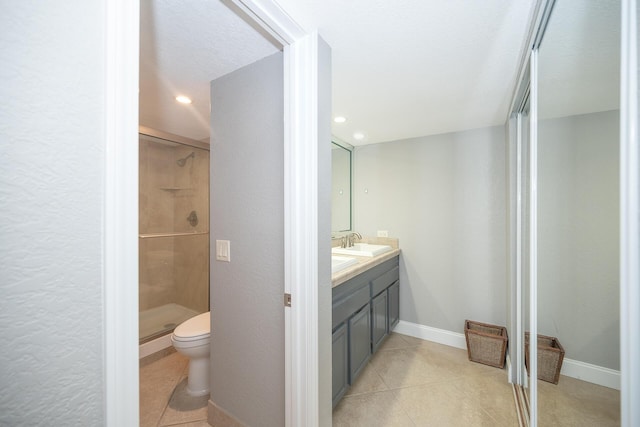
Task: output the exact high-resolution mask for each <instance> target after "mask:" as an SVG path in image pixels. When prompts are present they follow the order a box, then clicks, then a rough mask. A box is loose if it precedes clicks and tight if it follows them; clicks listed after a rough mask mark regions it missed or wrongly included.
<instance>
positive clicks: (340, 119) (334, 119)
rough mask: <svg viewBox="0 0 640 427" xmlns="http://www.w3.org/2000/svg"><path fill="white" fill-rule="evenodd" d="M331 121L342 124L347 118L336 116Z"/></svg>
mask: <svg viewBox="0 0 640 427" xmlns="http://www.w3.org/2000/svg"><path fill="white" fill-rule="evenodd" d="M333 121H334V122H336V123H344V122H346V121H347V118H346V117H343V116H337V117H334V118H333Z"/></svg>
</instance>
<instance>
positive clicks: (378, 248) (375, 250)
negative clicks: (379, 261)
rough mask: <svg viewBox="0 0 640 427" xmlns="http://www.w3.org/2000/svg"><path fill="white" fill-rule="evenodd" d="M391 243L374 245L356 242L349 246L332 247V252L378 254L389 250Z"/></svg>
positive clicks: (361, 254)
mask: <svg viewBox="0 0 640 427" xmlns="http://www.w3.org/2000/svg"><path fill="white" fill-rule="evenodd" d="M390 250H391V246H389V245H372V244H370V243H356V244H355V245H353V246H351V247H349V248H331V253H332V254H340V255H355V256H376V255H380V254H383V253H385V252H389V251H390Z"/></svg>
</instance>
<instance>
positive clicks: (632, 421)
mask: <svg viewBox="0 0 640 427" xmlns="http://www.w3.org/2000/svg"><path fill="white" fill-rule="evenodd" d="M621 7H622V13H621V15H622V22H621V31H620V32H621V47H620V50H621V52H620V53H621V54H620V68H621V70H620V373H621V375H620V378H621V384H620V400H621V402H620V403H621V404H620V411H621V425H622V426H625V427H627V426H629V427H630V426H638V425H640V406H638V402H639V401H640V366H638V360H640V330H639V328H638V325H640V266H639V263H640V262H639V259H640V239H639V234H640V224H638V222H639V219H640V195H639V194H638V192H639V188H640V173H639V171H638V168H640V159H639V156H640V148H639V147H638V22H637V18H638V9H637V7H638V5H637V2H636V0H623V1H622V3H621Z"/></svg>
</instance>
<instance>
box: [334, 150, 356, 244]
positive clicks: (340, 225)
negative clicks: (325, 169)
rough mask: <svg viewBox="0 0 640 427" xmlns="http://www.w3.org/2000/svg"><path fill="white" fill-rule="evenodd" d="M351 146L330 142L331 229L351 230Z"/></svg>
mask: <svg viewBox="0 0 640 427" xmlns="http://www.w3.org/2000/svg"><path fill="white" fill-rule="evenodd" d="M352 149H353V147H351V146H350V145H349V144H345V143H337V142H333V141H332V142H331V231H332V232H340V231H349V230H351V153H352Z"/></svg>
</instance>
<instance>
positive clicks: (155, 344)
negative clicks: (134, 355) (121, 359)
mask: <svg viewBox="0 0 640 427" xmlns="http://www.w3.org/2000/svg"><path fill="white" fill-rule="evenodd" d="M168 347H171V334H168V335H164V336H162V337H160V338H156V339H155V340H153V341H149V342H146V343H144V344H141V345H140V347H139V351H138V354H139V356H138V358H139V359H142V358H143V357H147V356H149V355H150V354H153V353H157V352H158V351H160V350H164V349H165V348H168Z"/></svg>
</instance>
